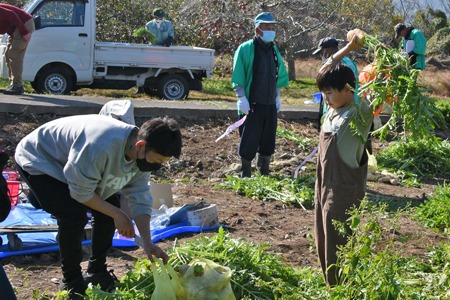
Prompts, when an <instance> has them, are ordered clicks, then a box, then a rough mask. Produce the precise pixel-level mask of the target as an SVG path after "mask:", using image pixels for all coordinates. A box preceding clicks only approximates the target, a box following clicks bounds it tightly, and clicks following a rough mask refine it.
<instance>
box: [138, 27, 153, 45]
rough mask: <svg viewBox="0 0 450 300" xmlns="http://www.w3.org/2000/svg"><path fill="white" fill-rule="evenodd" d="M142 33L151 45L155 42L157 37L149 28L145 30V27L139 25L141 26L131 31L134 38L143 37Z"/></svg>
mask: <svg viewBox="0 0 450 300" xmlns="http://www.w3.org/2000/svg"><path fill="white" fill-rule="evenodd" d="M144 35H147V36H148V37H147V39H148V40H149V42H150V43H152V44H153V45H155V43H156V42H157V41H158V39H157V38H156V35H154V34H153V33H152V32H151V31H150V30H147V28H145V27H141V28H139V29H135V30H134V31H133V36H134V37H136V38H137V37H143V36H144Z"/></svg>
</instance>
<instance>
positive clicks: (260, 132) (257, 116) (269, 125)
mask: <svg viewBox="0 0 450 300" xmlns="http://www.w3.org/2000/svg"><path fill="white" fill-rule="evenodd" d="M242 117H243V115H241V116H240V118H242ZM277 121H278V118H277V108H276V105H275V104H273V105H259V104H256V105H252V108H251V110H250V113H249V114H248V115H247V119H246V120H245V122H244V124H242V126H241V127H239V134H240V135H241V143H240V144H239V155H240V156H241V157H242V158H244V159H246V160H250V161H251V160H252V159H253V158H255V156H256V153H257V152H258V153H259V154H260V155H262V156H271V155H272V154H273V153H274V152H275V138H276V134H277Z"/></svg>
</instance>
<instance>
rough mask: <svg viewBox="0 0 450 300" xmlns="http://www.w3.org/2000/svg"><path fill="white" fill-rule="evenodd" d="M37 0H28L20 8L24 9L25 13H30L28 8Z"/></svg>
mask: <svg viewBox="0 0 450 300" xmlns="http://www.w3.org/2000/svg"><path fill="white" fill-rule="evenodd" d="M37 1H39V0H30V1H28V2H27V4H25V6H24V7H23V8H22V9H23V10H24V11H26V12H27V13H30V12H31V11H30V9H31V7H32V6H33V4H34V3H36V2H37Z"/></svg>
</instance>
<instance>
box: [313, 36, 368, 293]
mask: <svg viewBox="0 0 450 300" xmlns="http://www.w3.org/2000/svg"><path fill="white" fill-rule="evenodd" d="M355 41H356V38H354V39H353V40H352V41H351V42H350V43H348V44H347V45H346V46H345V47H344V48H342V49H341V50H339V51H338V52H337V53H335V54H334V55H332V56H331V57H330V58H329V59H328V61H327V62H326V63H325V64H324V65H323V67H322V68H321V69H320V72H319V74H318V75H317V77H316V83H317V87H318V88H319V90H320V91H321V92H322V93H323V95H324V100H325V102H326V104H327V105H328V108H327V113H326V115H325V120H324V123H323V125H322V131H321V132H320V139H319V151H318V159H317V181H316V189H315V239H316V247H317V253H318V255H319V260H320V265H321V267H322V272H323V274H324V277H325V280H326V281H327V283H328V284H329V285H335V284H336V283H337V281H338V280H337V279H338V276H337V273H336V267H335V266H334V264H336V260H337V256H336V251H337V246H338V245H345V244H346V243H347V238H346V237H345V236H342V235H339V232H338V231H337V230H336V229H335V228H334V226H333V222H332V220H337V221H340V222H345V221H346V220H347V219H348V217H349V215H348V214H347V212H346V211H347V210H349V209H350V208H351V207H352V206H354V205H356V206H359V204H360V200H362V199H363V198H364V195H365V191H366V179H367V154H366V150H365V148H364V144H363V143H361V141H360V140H359V139H358V138H357V137H356V136H354V135H353V132H352V130H351V128H350V118H351V117H352V116H353V115H354V114H355V108H354V107H350V106H351V105H352V104H354V103H355V98H354V95H353V91H352V88H353V89H354V88H355V82H356V80H355V75H354V74H353V71H352V70H351V69H350V68H349V67H348V66H346V65H344V64H342V63H341V62H340V61H341V59H342V58H343V57H345V56H346V55H347V54H348V53H349V52H350V51H353V50H356V49H360V48H362V46H360V45H358V44H356V43H355ZM368 102H369V101H362V102H360V104H359V106H360V110H361V112H362V114H363V119H364V122H363V124H360V125H359V129H360V130H361V132H363V133H364V134H365V136H367V134H368V132H369V129H370V124H371V122H372V119H373V112H372V109H371V106H369V103H368ZM349 107H350V108H349ZM347 232H350V231H349V228H348V229H347ZM330 266H331V267H330ZM328 268H329V269H328ZM327 269H328V271H327Z"/></svg>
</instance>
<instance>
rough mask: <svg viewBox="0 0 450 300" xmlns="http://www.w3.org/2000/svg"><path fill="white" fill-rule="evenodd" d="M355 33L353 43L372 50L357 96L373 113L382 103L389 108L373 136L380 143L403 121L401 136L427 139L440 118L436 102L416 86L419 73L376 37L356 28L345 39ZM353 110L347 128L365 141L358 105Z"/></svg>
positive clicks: (405, 56) (400, 55)
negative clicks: (362, 42) (368, 103)
mask: <svg viewBox="0 0 450 300" xmlns="http://www.w3.org/2000/svg"><path fill="white" fill-rule="evenodd" d="M355 34H356V35H357V43H358V41H364V45H365V46H366V47H367V48H368V51H371V52H372V51H374V50H375V49H376V51H375V60H374V62H373V63H372V71H371V74H369V77H368V78H369V81H368V82H361V83H360V87H359V92H358V95H359V96H360V97H365V99H364V101H370V104H371V105H373V107H374V108H376V109H377V110H378V108H379V107H380V106H382V105H383V104H384V103H385V102H386V103H389V104H391V105H392V114H391V118H390V119H389V121H388V122H387V123H386V124H385V125H384V126H382V127H381V128H379V129H378V130H376V131H374V132H373V134H379V135H380V139H381V140H383V139H385V138H386V136H387V134H388V132H389V130H393V129H395V128H396V127H397V121H398V120H400V119H403V133H404V134H405V135H406V132H409V133H410V134H409V136H410V138H411V139H412V140H418V139H421V138H423V137H426V136H429V135H430V134H431V131H432V130H433V129H434V128H435V127H436V126H437V125H438V123H437V122H438V120H439V119H443V116H442V113H441V111H440V110H439V109H438V108H437V106H436V100H435V99H432V98H430V97H428V96H426V95H424V94H422V92H423V91H424V90H426V87H424V86H421V85H420V84H418V83H417V78H418V77H419V75H420V71H419V70H417V69H414V68H413V66H411V65H410V64H409V58H408V56H407V55H402V54H400V49H391V48H388V47H386V46H384V45H382V44H381V42H380V41H379V40H378V39H377V38H376V37H374V36H371V35H368V34H366V33H364V32H363V31H362V30H359V29H355V30H352V31H350V32H349V33H348V35H347V38H348V39H350V38H353V36H354V35H355ZM349 41H351V39H350V40H349ZM377 45H378V46H377ZM355 108H356V112H357V113H356V114H355V115H354V116H353V117H352V120H351V125H350V126H351V128H352V130H353V132H354V134H356V135H357V136H358V137H359V138H360V139H361V141H362V142H365V140H366V138H365V137H364V136H363V134H362V133H361V131H360V130H359V129H358V126H357V124H360V123H361V122H362V115H361V113H360V110H359V107H358V105H355ZM378 113H379V111H378V112H376V113H375V114H376V115H377V114H378Z"/></svg>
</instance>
